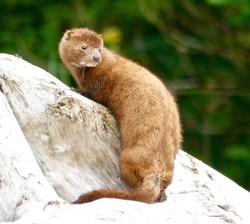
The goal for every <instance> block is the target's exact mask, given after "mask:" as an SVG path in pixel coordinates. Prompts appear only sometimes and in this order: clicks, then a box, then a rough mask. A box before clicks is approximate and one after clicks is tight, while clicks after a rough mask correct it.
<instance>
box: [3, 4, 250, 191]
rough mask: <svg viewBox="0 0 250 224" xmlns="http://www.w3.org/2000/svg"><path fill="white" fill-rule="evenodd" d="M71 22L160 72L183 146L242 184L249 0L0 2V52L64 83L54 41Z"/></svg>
mask: <svg viewBox="0 0 250 224" xmlns="http://www.w3.org/2000/svg"><path fill="white" fill-rule="evenodd" d="M72 27H89V28H92V29H94V30H95V31H97V32H99V33H102V34H103V36H104V39H105V44H106V46H108V47H109V48H110V49H112V50H114V51H116V52H118V53H120V54H122V55H125V56H127V57H129V58H132V59H133V60H135V61H137V62H139V63H141V64H143V65H144V66H146V67H148V68H149V69H151V71H153V72H154V73H155V74H157V75H158V76H159V77H160V78H162V79H163V80H164V82H165V83H166V84H167V85H168V86H169V87H170V88H171V89H172V91H173V93H174V94H175V96H176V98H177V100H178V104H179V106H180V111H181V116H182V122H183V129H184V144H183V149H184V150H185V151H187V152H188V153H190V154H191V155H193V156H195V157H197V158H199V159H201V160H202V161H204V162H205V163H207V164H209V165H210V166H212V167H214V168H215V169H217V170H218V171H220V172H222V173H223V174H225V175H227V176H228V177H230V178H231V179H233V180H234V181H236V182H237V183H238V184H240V185H241V186H243V187H244V188H246V189H248V190H250V175H249V171H250V125H249V124H250V116H249V112H250V90H249V87H250V81H249V69H250V63H249V62H250V29H249V28H250V1H249V0H116V1H112V0H96V1H95V0H36V1H34V0H8V1H4V0H0V29H1V30H0V32H1V33H0V34H1V35H0V52H3V53H9V54H18V55H20V56H21V57H23V58H24V59H25V60H27V61H29V62H31V63H33V64H35V65H37V66H39V67H41V68H43V69H45V70H47V71H49V72H50V73H52V74H53V75H55V76H57V77H58V78H59V79H60V80H62V81H63V82H65V83H66V84H67V85H69V86H75V83H74V80H73V79H72V78H71V76H70V75H69V73H68V71H67V70H66V69H65V68H64V66H63V65H62V63H61V61H60V59H59V56H58V42H59V40H60V38H61V36H62V34H63V32H64V31H65V30H66V29H68V28H72ZM75 87H76V86H75Z"/></svg>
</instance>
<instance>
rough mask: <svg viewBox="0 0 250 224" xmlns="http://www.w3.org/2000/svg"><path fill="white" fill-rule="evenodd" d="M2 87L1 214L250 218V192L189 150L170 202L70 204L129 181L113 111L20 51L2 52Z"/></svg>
mask: <svg viewBox="0 0 250 224" xmlns="http://www.w3.org/2000/svg"><path fill="white" fill-rule="evenodd" d="M0 89H1V91H2V93H3V94H2V93H1V92H0V169H1V171H0V172H1V173H0V221H1V222H4V221H5V222H6V221H15V220H16V221H15V223H72V219H74V223H114V222H118V223H155V222H160V223H176V224H177V223H178V224H180V223H213V224H214V223H237V224H238V223H246V224H247V223H250V214H249V213H250V209H249V207H250V194H249V192H247V191H245V190H244V189H242V188H241V187H240V186H238V185H237V184H235V183H234V182H232V181H231V180H229V179H228V178H226V177H224V176H223V175H221V174H219V173H218V172H216V171H215V170H213V169H211V168H210V167H208V166H206V165H205V164H203V163H202V162H200V161H198V160H196V159H195V158H193V157H192V156H190V155H188V154H186V153H185V152H183V151H180V152H179V153H178V155H177V159H176V163H175V176H174V180H173V183H172V184H171V185H170V186H169V188H168V189H167V190H166V193H167V195H168V199H167V201H166V202H163V203H156V204H153V205H147V204H143V203H139V202H133V201H123V200H118V199H101V200H98V201H95V202H92V203H88V204H83V205H70V204H69V203H67V202H66V201H68V202H70V201H72V200H74V199H76V198H77V197H78V196H79V195H80V194H81V193H83V192H86V191H89V190H91V189H98V188H103V187H108V188H125V186H124V185H123V183H122V182H121V181H120V178H119V170H118V156H119V152H120V141H119V135H118V132H117V125H116V122H115V120H114V118H113V117H112V116H111V115H110V113H109V111H108V110H107V109H106V108H104V107H103V106H101V105H98V104H96V103H94V102H92V101H90V100H88V99H86V98H85V97H83V96H80V95H79V94H77V93H75V92H72V91H71V90H70V89H69V87H67V86H65V85H64V84H62V83H61V82H60V81H58V80H57V79H56V78H54V77H53V76H51V75H50V74H48V73H47V72H45V71H43V70H41V69H39V68H37V67H35V66H33V65H31V64H29V63H27V62H25V61H24V60H22V59H20V58H17V57H15V56H11V55H6V54H0ZM10 108H11V109H10ZM12 112H13V113H14V115H15V117H14V116H13V114H12ZM15 118H16V120H17V122H18V123H17V122H16V120H15ZM20 127H21V129H20ZM24 136H25V137H24ZM26 140H27V141H26ZM27 142H28V143H27ZM28 144H29V145H28ZM30 148H31V149H30ZM34 158H35V159H36V161H37V163H38V164H39V166H38V165H37V163H36V161H35V159H34ZM39 167H40V168H39ZM40 169H41V170H42V172H41V170H40ZM44 177H45V178H44ZM51 186H52V187H53V188H54V189H55V191H54V189H53V188H52V187H51ZM55 192H56V193H57V195H58V196H59V197H58V196H57V195H56V193H55ZM50 201H51V202H50Z"/></svg>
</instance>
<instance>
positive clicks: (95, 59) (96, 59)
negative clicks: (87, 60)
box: [93, 56, 101, 62]
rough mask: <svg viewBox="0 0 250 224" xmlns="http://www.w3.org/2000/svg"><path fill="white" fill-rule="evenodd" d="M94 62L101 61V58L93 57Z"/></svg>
mask: <svg viewBox="0 0 250 224" xmlns="http://www.w3.org/2000/svg"><path fill="white" fill-rule="evenodd" d="M93 59H94V61H96V62H99V61H100V60H101V57H100V56H93Z"/></svg>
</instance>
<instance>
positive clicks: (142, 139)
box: [59, 28, 182, 204]
mask: <svg viewBox="0 0 250 224" xmlns="http://www.w3.org/2000/svg"><path fill="white" fill-rule="evenodd" d="M59 53H60V57H61V59H62V61H63V63H64V64H65V66H66V67H67V68H68V70H69V71H70V72H71V74H72V75H73V77H74V78H75V80H76V82H77V84H78V85H79V87H80V89H81V90H82V91H83V92H84V93H86V94H87V95H88V96H89V97H90V98H91V99H93V100H95V101H96V102H98V103H101V104H103V105H104V106H106V107H108V108H109V109H110V110H111V112H112V113H113V115H114V116H115V118H116V119H117V121H118V124H119V131H120V134H121V143H122V151H121V154H120V156H119V166H120V174H121V178H122V180H123V181H124V183H125V184H126V185H127V186H128V187H129V190H118V189H98V190H95V191H91V192H89V193H86V194H83V195H81V196H80V197H79V198H78V199H77V200H76V201H75V202H73V203H75V204H81V203H85V202H90V201H93V200H96V199H99V198H120V199H127V200H136V201H141V202H146V203H153V202H157V201H164V200H165V199H166V194H165V189H166V187H167V186H168V185H169V184H170V183H171V181H172V178H173V168H174V160H175V154H176V152H177V151H178V149H179V148H180V147H181V141H182V136H181V125H180V119H179V112H178V108H177V105H176V103H175V100H174V98H173V96H172V95H171V93H170V91H169V90H168V89H167V88H166V87H165V86H164V84H163V83H162V82H161V81H160V80H159V79H158V78H157V77H156V76H155V75H154V74H152V73H151V72H150V71H149V70H147V69H146V68H144V67H142V66H140V65H138V64H137V63H135V62H132V61H131V60H129V59H126V58H124V57H122V56H120V55H118V54H115V53H113V52H111V51H110V50H108V49H107V48H105V47H104V45H103V38H102V35H99V34H97V33H96V32H94V31H92V30H89V29H87V28H75V29H71V30H67V31H66V32H65V33H64V35H63V37H62V39H61V42H60V44H59Z"/></svg>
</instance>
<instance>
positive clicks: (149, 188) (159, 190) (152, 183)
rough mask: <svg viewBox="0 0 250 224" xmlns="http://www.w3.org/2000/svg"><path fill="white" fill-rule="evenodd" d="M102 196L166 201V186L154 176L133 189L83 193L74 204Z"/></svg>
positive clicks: (151, 201)
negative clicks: (162, 185)
mask: <svg viewBox="0 0 250 224" xmlns="http://www.w3.org/2000/svg"><path fill="white" fill-rule="evenodd" d="M100 198H118V199H125V200H134V201H140V202H145V203H153V202H157V201H165V200H166V198H167V197H166V194H165V188H163V187H161V184H160V180H159V178H158V177H154V178H153V179H151V180H149V181H144V182H143V184H142V185H141V186H140V187H138V188H136V189H131V190H127V191H126V190H108V189H105V190H96V191H91V192H88V193H86V194H83V195H81V196H80V197H79V198H78V199H77V200H76V201H74V202H73V204H82V203H86V202H91V201H94V200H97V199H100Z"/></svg>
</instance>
